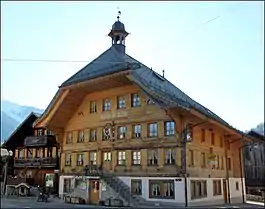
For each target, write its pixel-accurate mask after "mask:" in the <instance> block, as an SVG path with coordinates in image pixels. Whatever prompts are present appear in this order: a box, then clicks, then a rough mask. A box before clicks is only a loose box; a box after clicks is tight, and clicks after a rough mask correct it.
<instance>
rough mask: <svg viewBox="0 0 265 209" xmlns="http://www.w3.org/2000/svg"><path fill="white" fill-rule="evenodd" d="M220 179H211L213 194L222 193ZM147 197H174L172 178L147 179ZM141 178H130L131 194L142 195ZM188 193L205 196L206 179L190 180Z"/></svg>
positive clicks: (67, 188)
mask: <svg viewBox="0 0 265 209" xmlns="http://www.w3.org/2000/svg"><path fill="white" fill-rule="evenodd" d="M75 181H77V182H75V185H77V184H78V181H80V180H78V179H75ZM81 181H82V180H81ZM221 182H222V181H221V180H213V196H218V195H222V186H221ZM148 184H149V198H154V199H160V198H163V199H175V192H176V191H175V186H174V180H149V181H148ZM72 185H73V184H71V179H64V193H66V192H71V191H72V190H73V188H71V187H72ZM92 187H93V188H94V187H98V188H99V185H96V186H95V185H92ZM142 190H143V186H142V180H141V179H132V180H131V194H132V195H142ZM236 190H239V183H238V182H236ZM190 193H191V199H197V198H205V197H207V181H206V180H191V181H190Z"/></svg>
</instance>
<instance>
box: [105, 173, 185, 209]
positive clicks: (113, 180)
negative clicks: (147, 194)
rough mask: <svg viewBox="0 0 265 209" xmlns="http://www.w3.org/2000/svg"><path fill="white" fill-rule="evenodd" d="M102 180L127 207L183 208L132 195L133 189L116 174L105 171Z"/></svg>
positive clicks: (174, 204) (175, 204)
mask: <svg viewBox="0 0 265 209" xmlns="http://www.w3.org/2000/svg"><path fill="white" fill-rule="evenodd" d="M101 179H102V180H103V181H104V182H105V183H106V184H107V185H108V186H109V187H111V188H112V189H113V190H114V191H115V193H116V194H118V196H117V197H118V198H121V199H122V200H123V201H125V204H126V205H125V206H131V207H133V208H137V207H141V208H143V206H144V207H150V208H154V207H159V208H161V207H176V206H183V205H180V204H177V203H168V202H161V201H148V200H146V199H144V198H143V197H142V196H141V195H132V194H131V188H130V187H129V186H128V185H127V184H126V183H124V182H123V181H122V180H121V179H120V178H119V177H118V176H116V175H115V174H114V173H110V172H108V171H106V170H104V171H103V172H102V173H101Z"/></svg>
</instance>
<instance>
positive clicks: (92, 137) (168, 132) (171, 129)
mask: <svg viewBox="0 0 265 209" xmlns="http://www.w3.org/2000/svg"><path fill="white" fill-rule="evenodd" d="M110 129H111V127H109V128H108V130H106V129H103V130H102V139H103V140H108V139H109V138H110V137H109V135H108V134H106V132H108V133H111V131H113V130H110ZM126 134H127V127H126V126H119V127H117V138H118V139H124V138H125V137H126ZM97 135H98V134H97V129H90V130H89V141H90V142H94V141H97ZM164 135H165V136H174V135H175V122H174V121H166V122H164ZM147 136H148V137H149V138H155V137H157V136H158V124H157V123H156V122H155V123H149V124H148V129H147ZM141 137H142V125H141V124H136V125H133V126H132V138H141ZM84 138H85V136H84V131H83V130H82V131H79V132H78V136H77V142H78V143H81V142H84ZM72 142H73V134H72V132H68V133H67V137H66V143H67V144H69V143H72Z"/></svg>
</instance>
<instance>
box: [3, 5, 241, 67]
mask: <svg viewBox="0 0 265 209" xmlns="http://www.w3.org/2000/svg"><path fill="white" fill-rule="evenodd" d="M244 3H245V2H239V3H237V4H235V5H234V6H232V7H230V8H228V9H227V10H226V11H225V12H224V13H223V14H220V15H217V16H216V17H214V18H211V19H209V20H207V21H205V22H204V23H202V24H200V25H199V26H198V27H194V28H193V29H191V30H188V31H187V32H188V33H191V32H196V31H198V30H200V29H201V28H202V27H203V26H205V25H207V24H209V23H211V22H213V21H215V20H217V19H219V18H220V17H222V16H223V15H224V14H227V13H229V12H231V11H233V10H234V9H236V8H237V7H238V6H239V5H241V4H244ZM192 34H194V33H192ZM2 61H3V62H45V63H51V62H53V63H89V62H90V61H88V60H51V59H15V58H14V59H13V58H1V62H2ZM95 63H108V64H111V63H113V64H114V63H117V64H118V63H122V62H100V61H97V62H95Z"/></svg>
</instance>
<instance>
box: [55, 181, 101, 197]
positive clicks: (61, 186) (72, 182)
mask: <svg viewBox="0 0 265 209" xmlns="http://www.w3.org/2000/svg"><path fill="white" fill-rule="evenodd" d="M75 178H83V177H75V176H60V180H59V195H60V196H63V194H64V193H63V187H64V179H71V186H72V187H73V188H74V185H75ZM86 179H87V193H88V188H89V179H99V177H94V176H93V177H90V176H87V177H86Z"/></svg>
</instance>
